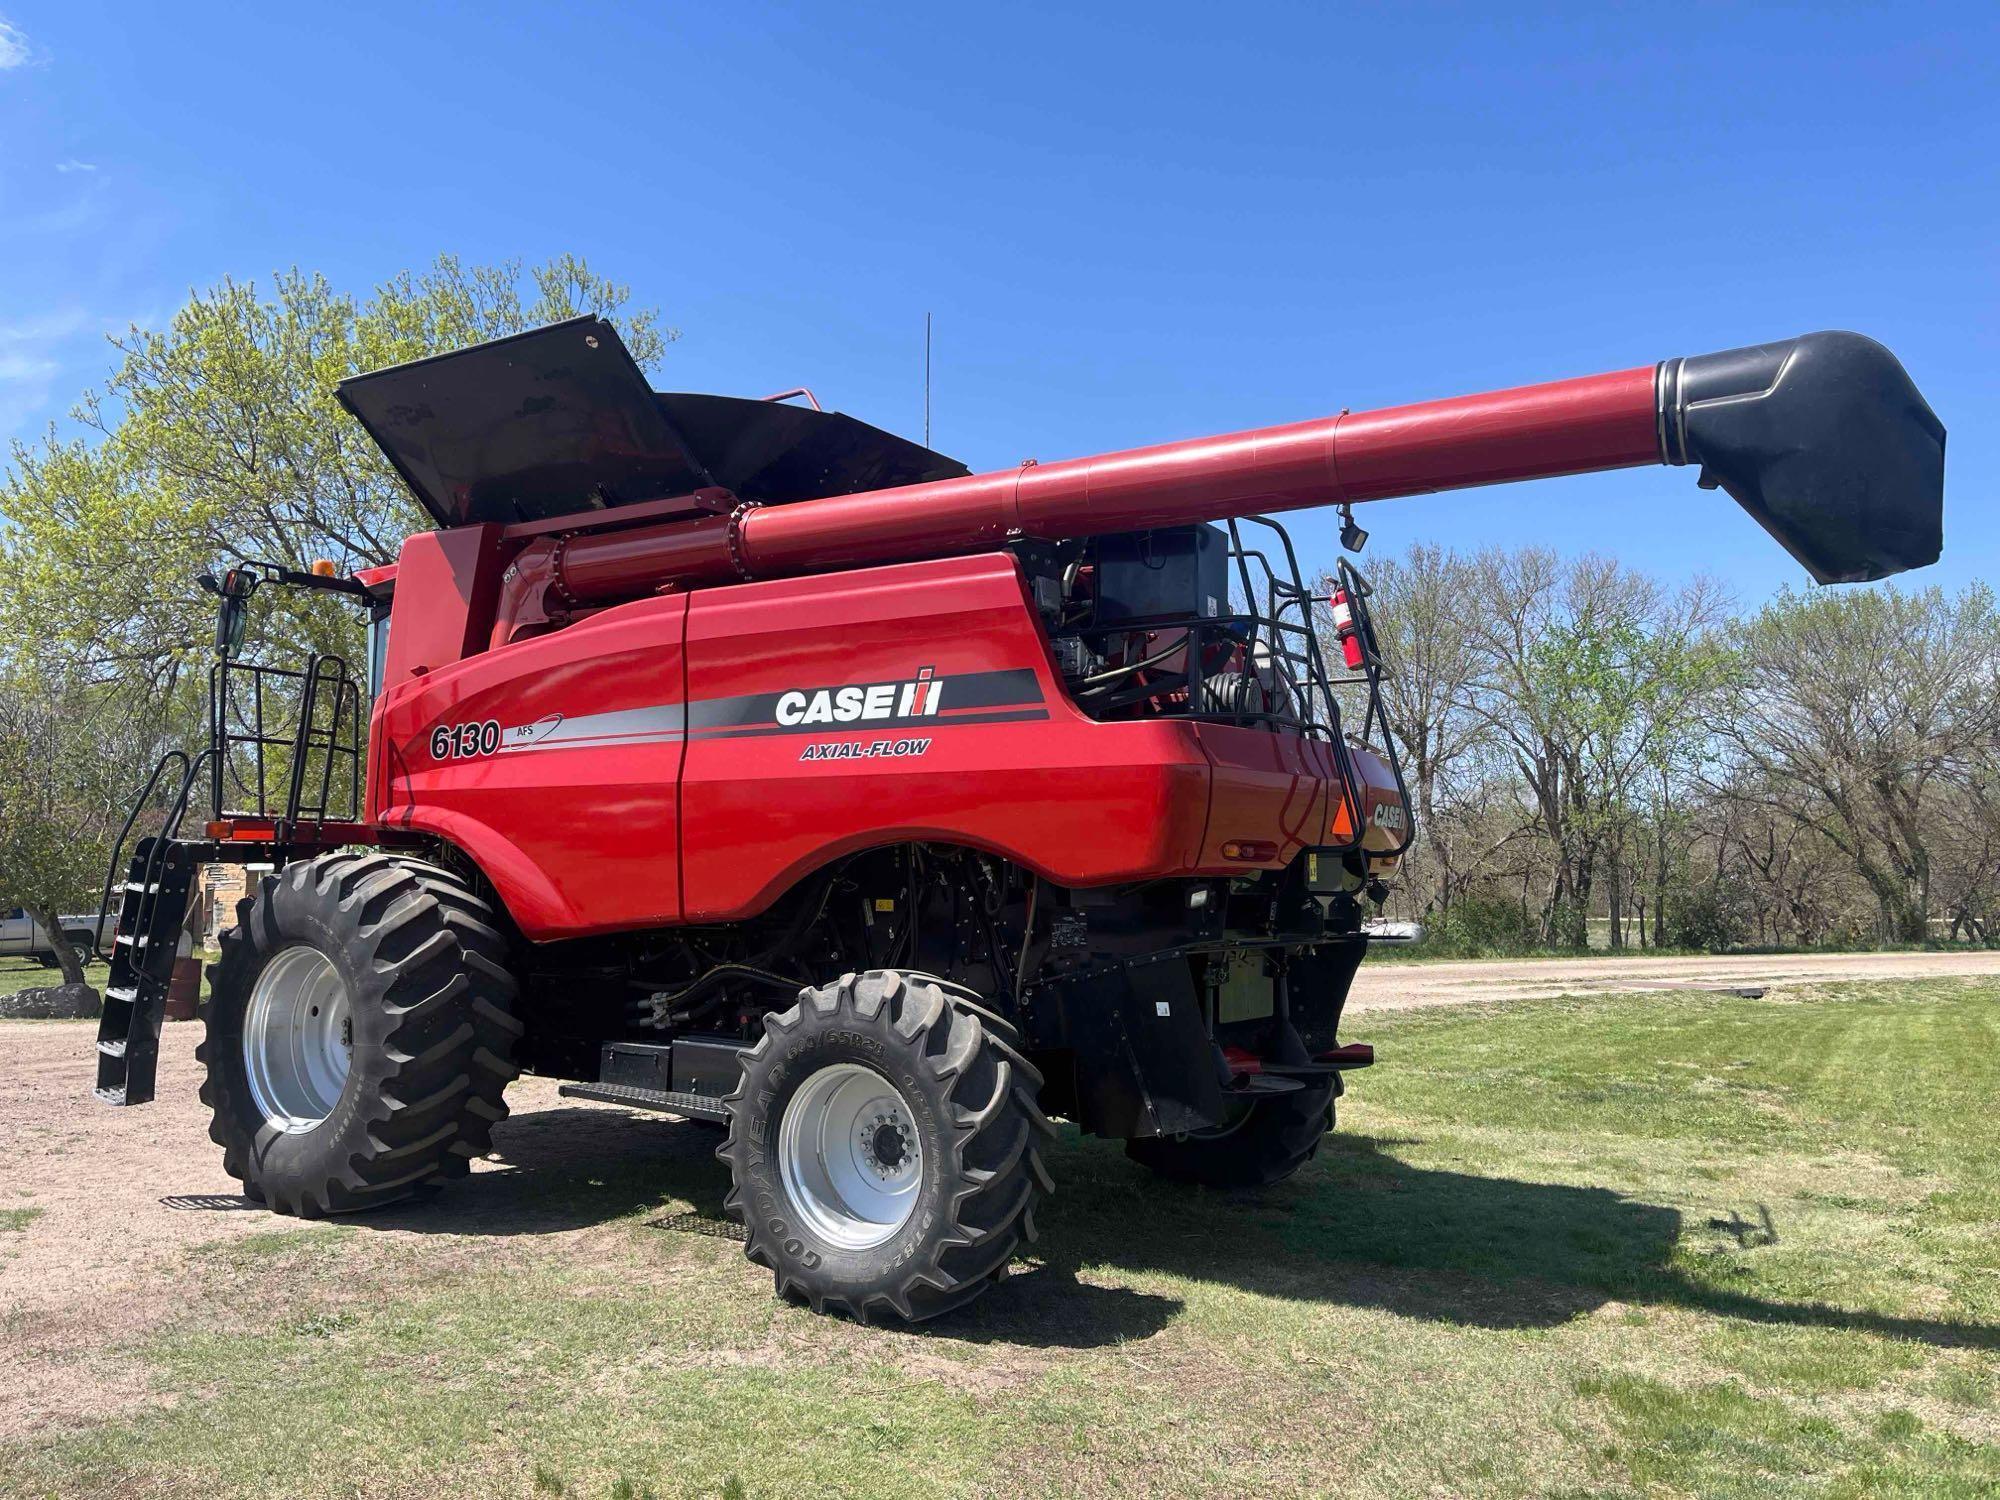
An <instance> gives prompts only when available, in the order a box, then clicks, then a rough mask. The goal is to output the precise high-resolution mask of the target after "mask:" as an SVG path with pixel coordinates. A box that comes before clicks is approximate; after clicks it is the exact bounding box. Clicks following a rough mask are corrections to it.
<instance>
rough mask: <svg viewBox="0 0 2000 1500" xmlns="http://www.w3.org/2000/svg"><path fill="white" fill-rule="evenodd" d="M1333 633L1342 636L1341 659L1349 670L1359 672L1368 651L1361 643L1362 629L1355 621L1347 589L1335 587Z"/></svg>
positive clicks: (1331, 601) (1332, 600) (1332, 601)
mask: <svg viewBox="0 0 2000 1500" xmlns="http://www.w3.org/2000/svg"><path fill="white" fill-rule="evenodd" d="M1329 602H1330V603H1331V604H1332V605H1333V633H1334V634H1335V635H1336V636H1338V637H1339V638H1340V659H1341V660H1342V661H1344V662H1346V663H1347V670H1348V671H1350V672H1359V671H1360V670H1361V666H1362V663H1363V662H1365V661H1366V660H1367V659H1368V657H1367V652H1366V651H1365V650H1364V649H1363V648H1362V645H1361V631H1360V628H1359V627H1358V626H1356V625H1355V623H1354V606H1353V605H1352V604H1350V603H1349V602H1348V599H1347V590H1346V589H1335V590H1334V591H1333V598H1332V599H1331V600H1330V601H1329Z"/></svg>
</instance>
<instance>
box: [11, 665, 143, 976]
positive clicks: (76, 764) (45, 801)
mask: <svg viewBox="0 0 2000 1500" xmlns="http://www.w3.org/2000/svg"><path fill="white" fill-rule="evenodd" d="M133 735H134V725H133V723H132V721H131V720H129V719H128V718H126V717H125V716H124V715H123V714H122V713H120V712H118V711H117V710H116V708H115V706H114V705H113V704H112V703H111V701H110V698H109V696H108V695H107V694H105V693H104V692H102V691H101V690H96V691H93V690H91V689H89V688H86V687H82V686H79V685H77V684H74V683H63V682H61V681H59V680H55V679H50V678H45V677H38V676H35V675H32V674H30V673H27V672H21V671H17V672H15V673H13V674H11V675H10V676H9V677H8V678H7V679H6V680H4V681H0V907H15V906H19V907H22V908H25V909H26V911H27V912H28V914H29V915H30V916H31V917H33V918H34V919H35V921H36V922H37V923H39V924H40V925H41V927H42V928H43V929H44V930H45V931H47V932H48V933H49V934H51V936H52V937H53V938H54V939H55V940H56V941H55V944H54V946H55V953H56V958H57V959H58V961H59V962H60V964H61V967H62V976H63V982H64V983H66V984H82V983H83V982H84V975H83V966H82V964H81V963H80V962H79V961H78V959H77V957H76V955H75V953H74V952H73V951H72V950H71V948H70V946H69V944H67V943H65V942H62V941H61V940H60V935H61V933H62V930H63V929H62V925H61V923H60V921H59V920H58V919H59V918H60V917H61V916H62V915H63V914H64V913H89V914H93V915H94V914H95V913H96V911H97V909H98V901H99V899H100V897H101V896H102V894H103V884H102V882H103V879H104V870H105V860H106V858H107V857H108V854H109V846H110V843H111V840H112V839H113V838H115V837H116V835H117V831H118V826H119V823H120V822H121V821H122V819H123V816H124V803H125V799H126V796H127V794H128V792H129V779H130V778H129V763H130V760H131V758H132V752H133Z"/></svg>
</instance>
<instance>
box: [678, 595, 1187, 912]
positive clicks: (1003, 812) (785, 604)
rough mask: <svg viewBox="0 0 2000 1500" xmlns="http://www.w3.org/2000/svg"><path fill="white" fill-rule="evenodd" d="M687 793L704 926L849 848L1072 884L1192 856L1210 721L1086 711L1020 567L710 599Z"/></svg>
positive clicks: (696, 902)
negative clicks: (999, 858)
mask: <svg viewBox="0 0 2000 1500" xmlns="http://www.w3.org/2000/svg"><path fill="white" fill-rule="evenodd" d="M688 696H689V702H690V728H689V735H690V738H689V742H688V753H687V768H686V773H685V778H684V781H683V784H682V806H683V816H684V820H685V821H684V824H683V829H682V845H683V848H684V849H685V851H686V861H687V863H686V877H687V878H686V888H687V893H688V901H687V919H688V920H689V921H718V920H729V919H733V918H738V917H743V916H747V915H751V914H753V913H755V912H757V911H759V910H762V909H763V908H764V907H766V906H768V905H769V904H770V902H771V901H772V900H774V899H775V898H776V897H777V896H778V895H779V894H780V893H781V892H782V891H784V890H785V889H786V888H787V887H788V886H790V885H791V884H792V882H794V881H795V880H797V879H798V878H799V877H800V876H801V875H803V874H805V873H806V872H808V871H810V870H811V869H813V868H815V867H817V866H819V865H821V864H823V863H825V862H826V861H827V860H828V859H831V858H835V857H837V856H839V855H840V854H843V853H846V852H849V851H852V850H855V849H861V848H865V847H868V846H870V845H874V844H881V843H887V842H893V841H899V840H906V839H925V840H936V841H941V842H952V843H961V844H967V845H970V846H973V847H975V848H981V849H987V850H991V851H993V852H995V853H999V854H1004V855H1006V856H1007V857H1009V858H1011V859H1014V860H1016V861H1018V862H1019V863H1021V864H1024V865H1026V866H1028V867H1029V868H1031V869H1034V870H1036V871H1038V872H1039V873H1041V874H1042V875H1044V876H1046V877H1047V878H1049V879H1051V880H1054V881H1057V882H1059V883H1061V884H1064V885H1102V884H1108V883H1112V882H1115V881H1120V880H1131V879H1140V878H1144V877H1147V876H1153V875H1160V874H1176V873H1181V872H1184V871H1187V870H1189V869H1191V868H1192V866H1193V863H1194V861H1195V859H1196V858H1197V856H1198V852H1199V850H1200V847H1201V841H1202V833H1203V828H1204V825H1205V823H1206V819H1207V807H1208V778H1209V769H1208V762H1207V758H1206V757H1205V756H1204V755H1203V753H1202V750H1201V747H1200V746H1199V744H1197V743H1196V742H1195V740H1194V739H1193V737H1192V736H1191V735H1190V734H1189V733H1188V727H1187V726H1186V725H1182V724H1174V723H1168V722H1155V723H1129V724H1099V723H1096V722H1094V721H1092V720H1090V719H1088V718H1085V717H1084V716H1083V715H1082V714H1080V713H1079V712H1077V710H1076V709H1075V708H1074V707H1072V706H1071V705H1070V703H1069V701H1068V700H1067V698H1066V697H1065V696H1064V695H1063V693H1062V690H1061V685H1060V683H1059V682H1058V681H1057V679H1056V677H1055V675H1054V672H1053V669H1052V666H1051V663H1050V661H1049V656H1048V649H1047V647H1046V645H1045V644H1044V643H1043V639H1042V634H1041V630H1040V626H1039V624H1038V622H1037V620H1036V617H1035V614H1034V611H1033V609H1032V607H1031V606H1030V604H1029V603H1028V600H1027V596H1026V592H1025V589H1024V586H1023V584H1022V580H1021V576H1020V572H1019V570H1018V568H1017V567H1016V565H1015V563H1014V561H1013V559H1012V558H1010V557H1007V556H1005V555H988V556H983V557H974V558H954V559H950V560H946V561H941V562H925V563H910V564H905V565H903V566H900V567H892V568H870V569H866V570H863V571H859V572H851V573H842V574H839V575H837V576H833V577H823V578H804V579H786V580H776V581H772V582H769V583H752V584H744V585H740V586H738V587H734V588H728V589H716V590H710V591H705V592H702V593H698V594H696V595H695V596H694V597H693V600H692V602H691V604H690V606H689V614H688Z"/></svg>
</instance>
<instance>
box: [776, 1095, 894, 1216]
mask: <svg viewBox="0 0 2000 1500" xmlns="http://www.w3.org/2000/svg"><path fill="white" fill-rule="evenodd" d="M778 1169H779V1175H780V1176H781V1177H782V1178H783V1180H784V1184H785V1190H786V1193H787V1195H788V1196H789V1197H790V1198H791V1200H792V1203H793V1205H794V1206H795V1207H796V1208H797V1210H798V1212H799V1215H800V1217H802V1218H803V1219H805V1221H806V1222H807V1224H809V1225H810V1226H811V1228H812V1230H813V1232H814V1233H815V1234H817V1235H818V1236H819V1237H820V1238H822V1239H824V1240H826V1241H827V1242H828V1243H829V1244H833V1245H837V1246H839V1247H840V1248H842V1249H846V1250H865V1249H868V1248H870V1247H872V1246H875V1245H879V1244H882V1243H883V1242H884V1241H885V1240H888V1239H889V1238H891V1237H892V1236H893V1235H894V1234H895V1233H896V1231H897V1230H899V1229H901V1228H902V1227H903V1225H904V1224H906V1223H908V1222H909V1218H910V1214H911V1212H912V1211H913V1210H914V1209H915V1208H916V1203H917V1191H918V1189H919V1187H920V1186H921V1185H922V1182H923V1169H924V1152H923V1142H922V1141H921V1140H920V1139H919V1137H918V1135H917V1131H916V1125H915V1122H914V1120H913V1119H912V1117H911V1114H910V1109H909V1106H908V1105H907V1104H905V1103H904V1102H903V1097H902V1095H901V1094H900V1093H898V1092H897V1090H896V1086H895V1085H894V1084H892V1083H891V1082H889V1080H888V1079H887V1078H885V1077H883V1076H882V1075H881V1074H880V1073H877V1072H876V1071H875V1070H874V1069H872V1068H866V1067H863V1066H861V1065H860V1064H859V1063H834V1064H832V1065H831V1066H829V1067H825V1068H821V1069H820V1070H819V1071H818V1072H816V1073H814V1074H813V1075H812V1076H811V1077H810V1078H808V1079H807V1080H806V1081H805V1082H804V1083H803V1084H801V1085H800V1087H799V1091H798V1092H797V1093H795V1094H794V1095H792V1098H791V1102H790V1103H788V1104H787V1105H786V1106H785V1113H784V1116H783V1118H782V1119H781V1120H780V1121H779V1125H778Z"/></svg>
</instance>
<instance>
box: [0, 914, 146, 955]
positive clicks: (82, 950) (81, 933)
mask: <svg viewBox="0 0 2000 1500" xmlns="http://www.w3.org/2000/svg"><path fill="white" fill-rule="evenodd" d="M56 922H57V924H58V925H59V926H61V928H62V935H63V938H64V940H65V941H66V942H68V944H69V945H70V946H71V947H72V948H74V949H76V950H77V956H78V957H80V958H85V959H87V958H88V957H89V956H90V937H91V928H92V926H93V925H95V926H96V928H97V931H98V935H99V936H100V937H101V939H102V940H103V941H104V942H106V943H109V942H110V941H111V932H112V929H113V928H115V927H116V926H117V925H118V919H117V918H116V917H115V916H112V915H110V914H109V913H106V914H105V915H103V916H100V917H95V918H92V917H89V916H73V917H65V916H58V917H57V918H56ZM0 956H5V957H12V958H38V959H40V960H41V961H42V967H43V968H45V969H53V968H55V967H57V963H56V952H55V947H54V945H53V944H52V943H50V941H49V934H48V929H47V928H45V927H43V926H42V924H41V923H39V922H37V921H35V920H34V919H33V918H32V917H30V916H29V915H28V914H27V912H25V911H23V910H22V909H21V908H20V907H18V906H17V907H15V908H14V909H13V910H12V911H9V912H7V913H6V914H5V915H0Z"/></svg>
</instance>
